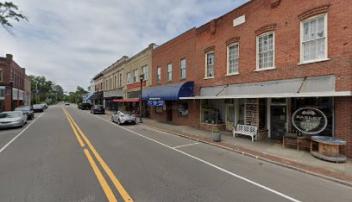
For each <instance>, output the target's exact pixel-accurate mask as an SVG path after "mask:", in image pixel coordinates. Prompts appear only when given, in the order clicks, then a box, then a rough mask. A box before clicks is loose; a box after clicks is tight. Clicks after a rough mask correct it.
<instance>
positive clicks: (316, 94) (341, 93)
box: [180, 91, 352, 100]
mask: <svg viewBox="0 0 352 202" xmlns="http://www.w3.org/2000/svg"><path fill="white" fill-rule="evenodd" d="M348 96H352V91H338V92H336V91H332V92H309V93H277V94H274V93H271V94H243V95H229V96H194V97H180V100H194V99H238V98H290V97H348Z"/></svg>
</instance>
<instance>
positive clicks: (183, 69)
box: [180, 58, 187, 79]
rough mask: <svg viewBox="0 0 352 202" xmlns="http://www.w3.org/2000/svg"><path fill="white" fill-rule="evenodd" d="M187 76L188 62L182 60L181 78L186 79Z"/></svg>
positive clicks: (184, 59)
mask: <svg viewBox="0 0 352 202" xmlns="http://www.w3.org/2000/svg"><path fill="white" fill-rule="evenodd" d="M186 76H187V60H186V58H183V59H181V60H180V78H181V79H186Z"/></svg>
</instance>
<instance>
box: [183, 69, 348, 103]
mask: <svg viewBox="0 0 352 202" xmlns="http://www.w3.org/2000/svg"><path fill="white" fill-rule="evenodd" d="M335 81H336V78H335V76H331V75H330V76H320V77H304V78H296V79H287V80H277V81H267V82H260V83H249V84H248V83H247V84H232V85H223V86H214V87H204V88H201V90H200V96H194V97H185V98H183V97H181V98H180V99H183V100H185V99H231V98H285V97H337V96H352V92H351V91H335Z"/></svg>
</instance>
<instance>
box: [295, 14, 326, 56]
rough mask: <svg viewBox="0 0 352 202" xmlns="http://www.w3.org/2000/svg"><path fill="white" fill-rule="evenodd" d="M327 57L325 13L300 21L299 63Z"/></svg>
mask: <svg viewBox="0 0 352 202" xmlns="http://www.w3.org/2000/svg"><path fill="white" fill-rule="evenodd" d="M326 59H327V14H322V15H318V16H314V17H311V18H308V19H306V20H304V21H301V54H300V60H301V63H307V62H316V61H320V60H326Z"/></svg>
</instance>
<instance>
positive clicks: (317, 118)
mask: <svg viewBox="0 0 352 202" xmlns="http://www.w3.org/2000/svg"><path fill="white" fill-rule="evenodd" d="M292 125H293V126H294V127H295V128H296V129H297V130H299V131H301V132H302V133H304V134H309V135H315V134H318V133H320V132H322V131H324V130H325V128H326V126H327V125H328V119H327V118H326V116H325V114H324V113H323V112H322V111H320V110H319V109H317V108H314V107H302V108H299V109H297V110H296V111H295V112H294V113H293V115H292Z"/></svg>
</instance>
